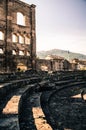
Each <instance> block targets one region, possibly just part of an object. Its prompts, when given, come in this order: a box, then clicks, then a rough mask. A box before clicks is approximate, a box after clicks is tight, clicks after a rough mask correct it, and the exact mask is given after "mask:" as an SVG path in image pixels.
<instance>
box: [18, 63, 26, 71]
mask: <svg viewBox="0 0 86 130" xmlns="http://www.w3.org/2000/svg"><path fill="white" fill-rule="evenodd" d="M17 70H20V71H25V70H27V66H26V65H24V64H23V63H19V64H18V65H17Z"/></svg>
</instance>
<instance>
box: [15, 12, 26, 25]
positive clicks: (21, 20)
mask: <svg viewBox="0 0 86 130" xmlns="http://www.w3.org/2000/svg"><path fill="white" fill-rule="evenodd" d="M17 24H19V25H23V26H25V16H24V15H23V14H22V13H20V12H17Z"/></svg>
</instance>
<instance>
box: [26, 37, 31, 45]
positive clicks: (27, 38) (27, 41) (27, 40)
mask: <svg viewBox="0 0 86 130" xmlns="http://www.w3.org/2000/svg"><path fill="white" fill-rule="evenodd" d="M25 44H30V38H29V37H27V36H26V37H25Z"/></svg>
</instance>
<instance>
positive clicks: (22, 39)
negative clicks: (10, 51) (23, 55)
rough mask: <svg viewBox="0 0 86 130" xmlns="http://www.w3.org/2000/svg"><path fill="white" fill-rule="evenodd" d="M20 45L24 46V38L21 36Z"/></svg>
mask: <svg viewBox="0 0 86 130" xmlns="http://www.w3.org/2000/svg"><path fill="white" fill-rule="evenodd" d="M19 43H22V44H24V37H23V36H21V35H19Z"/></svg>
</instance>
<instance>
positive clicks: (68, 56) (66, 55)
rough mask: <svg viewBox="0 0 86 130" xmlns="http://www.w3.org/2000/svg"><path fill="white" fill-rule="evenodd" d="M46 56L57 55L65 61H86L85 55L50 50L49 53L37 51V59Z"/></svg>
mask: <svg viewBox="0 0 86 130" xmlns="http://www.w3.org/2000/svg"><path fill="white" fill-rule="evenodd" d="M47 55H58V56H61V57H64V58H65V59H68V60H71V59H74V58H77V59H80V60H86V55H83V54H79V53H73V52H69V51H64V50H60V49H52V50H49V51H39V52H37V57H39V58H41V59H44V58H45V57H46V56H47Z"/></svg>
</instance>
